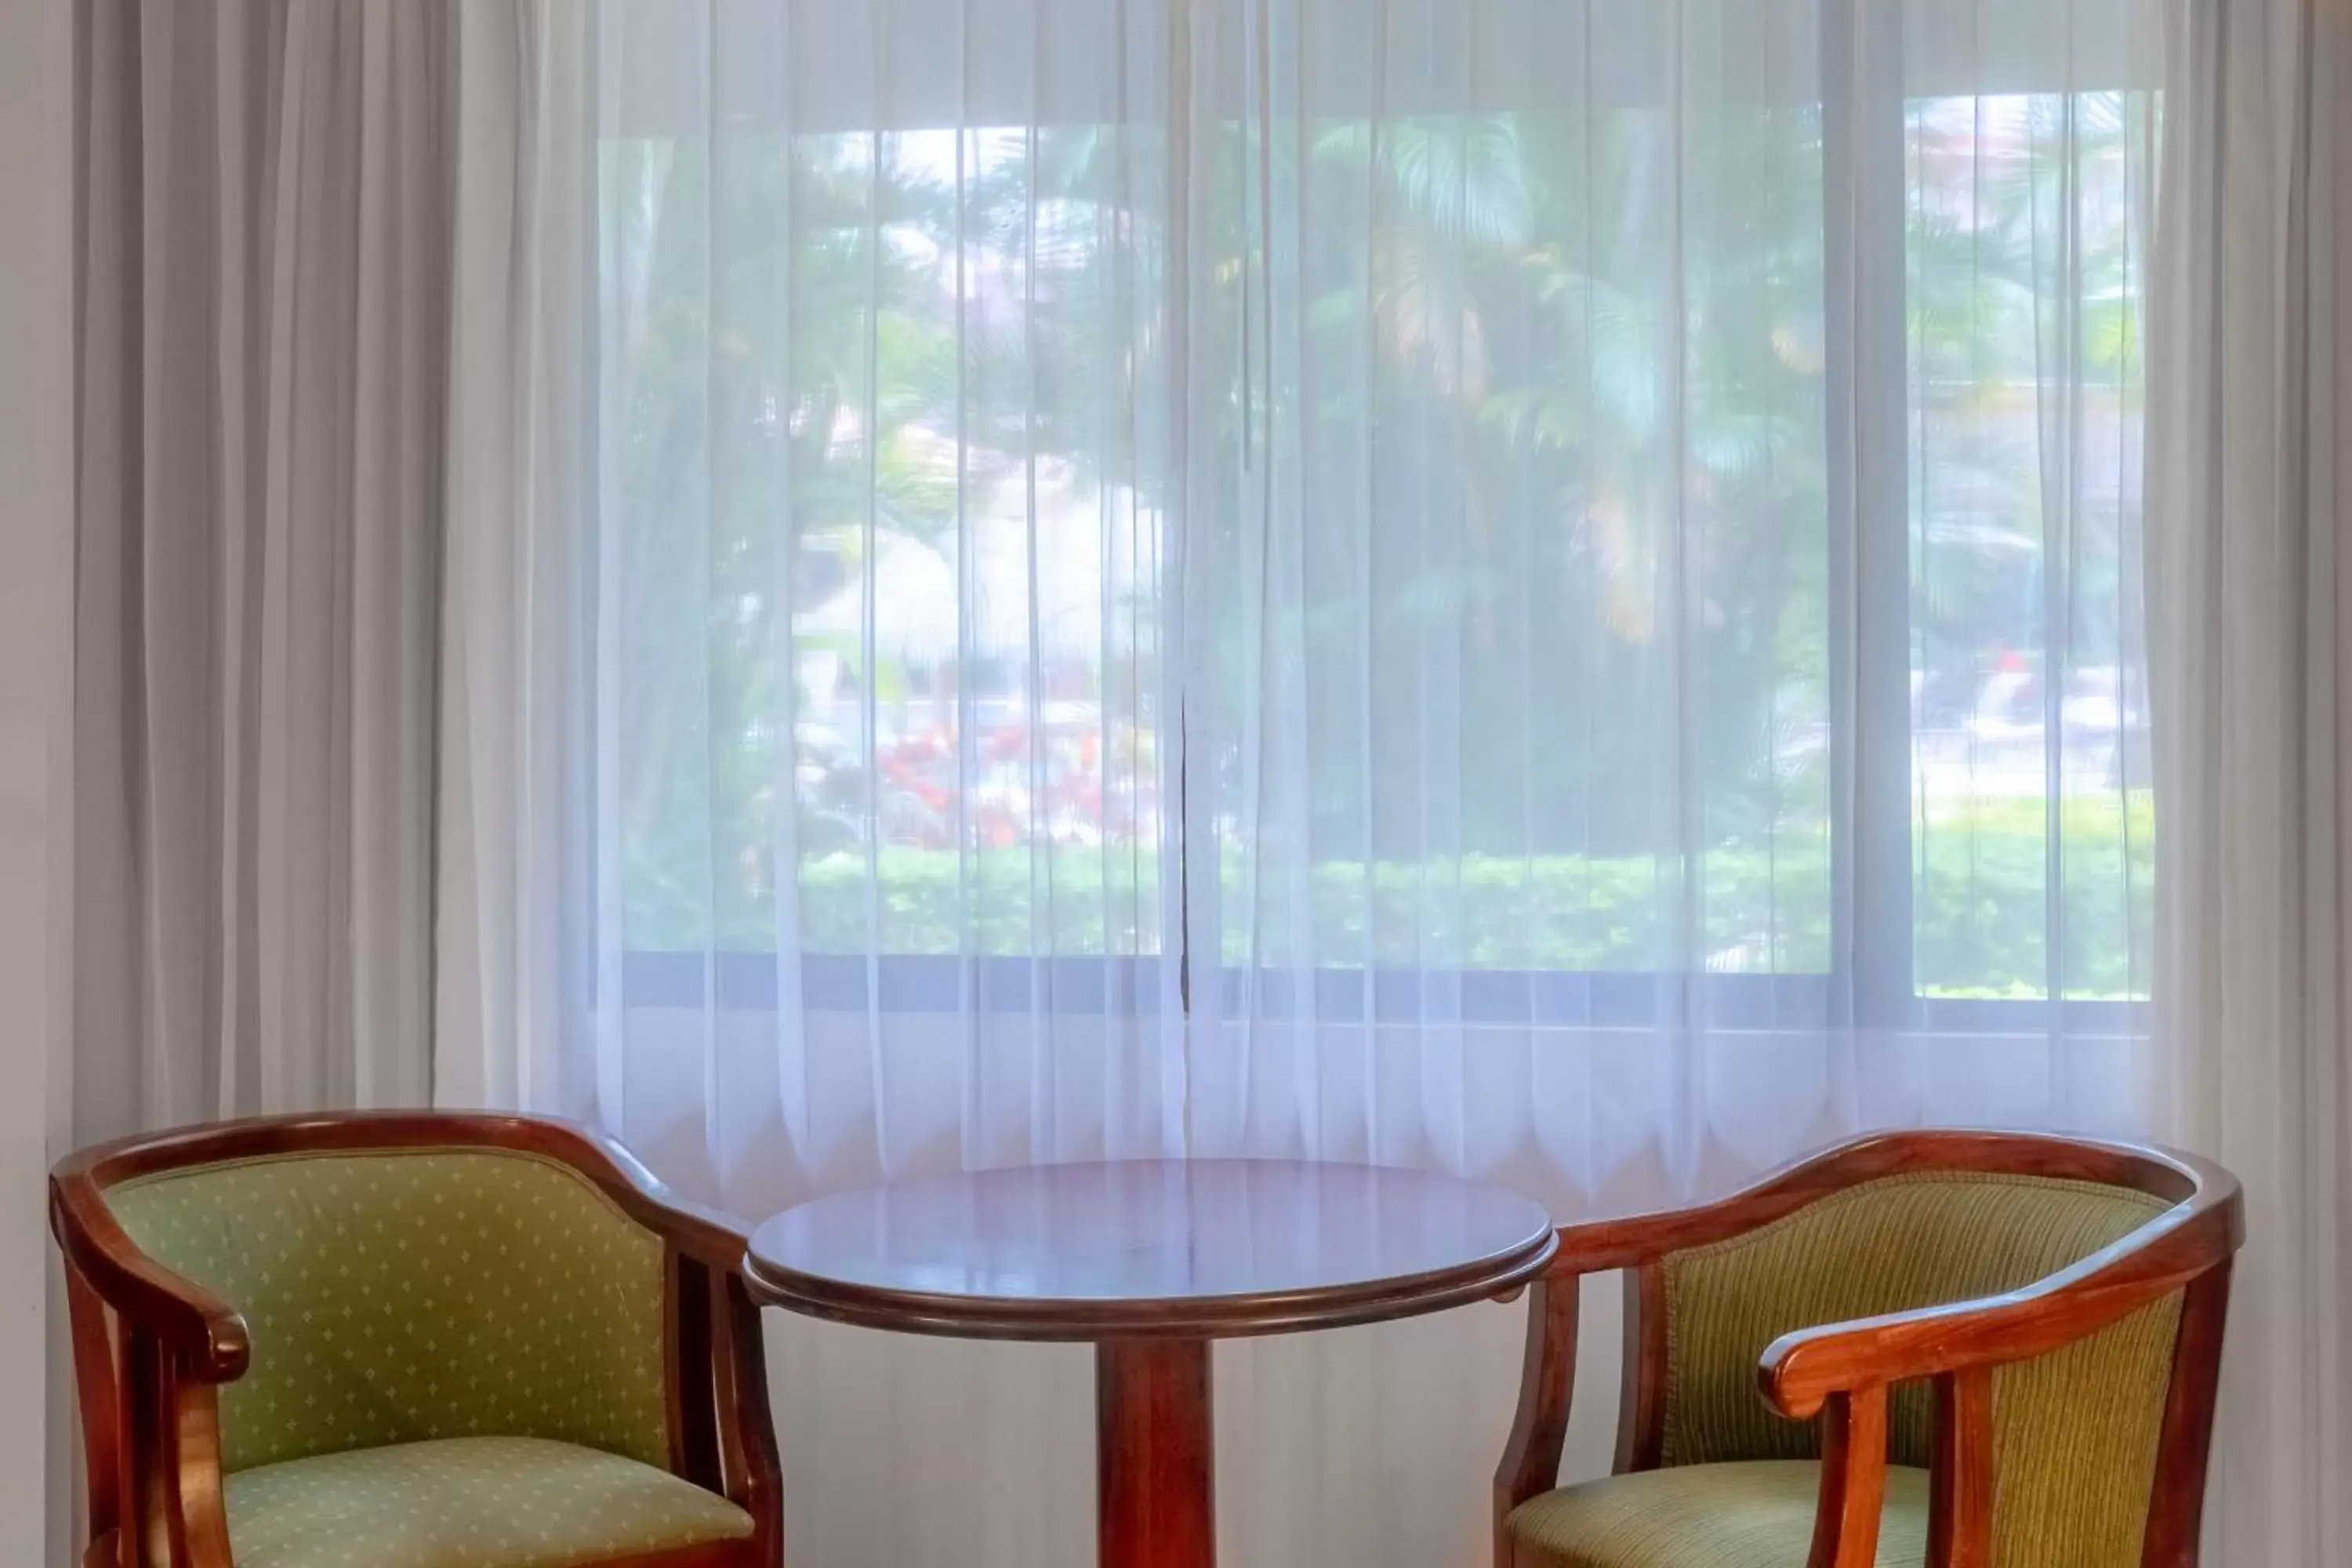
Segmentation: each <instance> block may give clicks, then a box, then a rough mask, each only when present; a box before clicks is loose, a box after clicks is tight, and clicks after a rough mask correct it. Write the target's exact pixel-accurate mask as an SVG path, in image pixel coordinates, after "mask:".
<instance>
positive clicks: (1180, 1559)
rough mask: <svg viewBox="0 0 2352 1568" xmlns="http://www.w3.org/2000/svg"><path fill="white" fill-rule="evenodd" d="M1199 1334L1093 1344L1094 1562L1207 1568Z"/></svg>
mask: <svg viewBox="0 0 2352 1568" xmlns="http://www.w3.org/2000/svg"><path fill="white" fill-rule="evenodd" d="M1209 1410H1210V1404H1209V1344H1208V1342H1207V1341H1206V1340H1105V1341H1103V1342H1099V1343H1098V1344H1097V1345H1096V1346H1095V1417H1096V1426H1095V1442H1096V1471H1095V1488H1096V1507H1097V1513H1098V1516H1099V1520H1100V1533H1099V1535H1098V1537H1097V1540H1098V1542H1099V1549H1098V1553H1097V1563H1098V1565H1099V1568H1215V1563H1216V1561H1217V1511H1216V1459H1215V1450H1214V1447H1213V1438H1212V1436H1211V1433H1210V1425H1209Z"/></svg>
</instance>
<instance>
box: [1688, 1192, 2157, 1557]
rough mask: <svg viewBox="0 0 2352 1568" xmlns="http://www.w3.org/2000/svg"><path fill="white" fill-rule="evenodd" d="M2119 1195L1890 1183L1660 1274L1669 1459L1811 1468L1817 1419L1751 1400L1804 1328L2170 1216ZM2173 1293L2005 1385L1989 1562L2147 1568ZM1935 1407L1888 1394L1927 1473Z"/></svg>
mask: <svg viewBox="0 0 2352 1568" xmlns="http://www.w3.org/2000/svg"><path fill="white" fill-rule="evenodd" d="M2167 1206H2168V1205H2166V1204H2165V1203H2164V1202H2163V1201H2162V1200H2161V1199H2158V1198H2156V1197H2152V1196H2149V1195H2147V1194H2143V1193H2139V1192H2137V1191H2135V1190H2133V1189H2130V1188H2126V1187H2111V1186H2104V1185H2100V1184H2095V1183H2089V1182H2078V1181H2063V1180H2055V1179H2051V1178H2046V1177H2037V1176H2023V1175H2007V1174H1996V1173H1977V1172H1929V1173H1914V1174H1906V1175H1897V1176H1886V1177H1882V1178H1879V1179H1878V1180H1875V1181H1872V1182H1867V1183H1864V1184H1860V1185H1858V1186H1854V1187H1850V1188H1847V1189H1845V1190H1844V1191H1842V1192H1839V1193H1835V1194H1831V1195H1828V1196H1825V1197H1822V1198H1821V1199H1819V1200H1817V1201H1815V1202H1813V1203H1811V1204H1809V1205H1806V1206H1805V1207H1803V1208H1801V1209H1799V1210H1798V1211H1796V1212H1795V1213H1793V1214H1790V1215H1784V1216H1783V1217H1781V1218H1780V1219H1779V1220H1778V1221H1775V1222H1774V1223H1772V1224H1771V1225H1769V1226H1764V1227H1762V1228H1761V1229H1759V1230H1755V1231H1751V1232H1749V1233H1748V1234H1746V1235H1743V1236H1739V1237H1734V1238H1732V1239H1731V1240H1728V1241H1725V1242H1721V1243H1718V1244H1716V1245H1712V1246H1707V1247H1695V1248H1692V1249H1690V1250H1688V1251H1685V1252H1681V1253H1676V1254H1673V1255H1671V1256H1670V1257H1668V1258H1666V1259H1665V1260H1664V1265H1663V1268H1662V1274H1663V1283H1664V1310H1665V1317H1666V1345H1667V1352H1666V1380H1665V1387H1664V1434H1663V1436H1664V1445H1663V1448H1662V1452H1661V1458H1662V1462H1663V1463H1664V1464H1667V1465H1689V1464H1705V1463H1709V1462H1713V1461H1717V1460H1727V1459H1768V1458H1817V1457H1818V1455H1819V1445H1820V1430H1819V1425H1818V1423H1814V1422H1795V1421H1788V1420H1784V1419H1782V1418H1781V1417H1780V1416H1779V1415H1777V1414H1775V1413H1774V1412H1773V1411H1772V1410H1771V1409H1770V1408H1769V1406H1767V1405H1765V1404H1764V1402H1763V1400H1762V1398H1761V1397H1760V1395H1759V1393H1758V1388H1757V1380H1756V1379H1757V1363H1758V1361H1759V1358H1760V1357H1761V1356H1762V1354H1763V1352H1764V1349H1765V1347H1766V1346H1767V1345H1769V1344H1770V1343H1771V1342H1772V1341H1773V1340H1775V1339H1777V1338H1779V1337H1780V1335H1781V1334H1783V1333H1786V1332H1788V1331H1791V1330H1794V1329H1800V1328H1808V1327H1813V1326H1817V1325H1821V1324H1826V1323H1834V1322H1840V1321H1846V1320H1849V1319H1853V1318H1864V1317H1871V1316H1874V1315H1876V1314H1879V1313H1883V1312H1896V1311H1906V1310H1911V1309H1914V1308H1918V1307H1927V1306H1935V1305H1938V1304H1943V1303H1948V1302H1954V1301H1961V1300H1969V1299H1971V1298H1974V1297H1979V1296H1985V1295H1991V1294H1995V1293H1998V1292H2000V1291H2005V1290H2013V1289H2018V1288H2019V1287H2021V1286H2024V1285H2029V1284H2032V1282H2033V1281H2035V1280H2037V1279H2042V1278H2043V1277H2045V1276H2047V1275H2049V1274H2053V1273H2055V1272H2056V1271H2058V1270H2059V1269H2061V1268H2065V1267H2067V1266H2068V1265H2070V1264H2073V1263H2076V1262H2079V1261H2081V1260H2082V1259H2083V1258H2087V1257H2089V1256H2090V1255H2091V1254H2093V1253H2095V1252H2097V1251H2098V1250H2100V1249H2101V1248H2103V1247H2106V1246H2108V1245H2110V1244H2111V1243H2113V1242H2116V1241H2118V1240H2120V1239H2122V1238H2123V1237H2125V1236H2126V1235H2128V1234H2130V1233H2131V1232H2132V1231H2134V1230H2136V1229H2137V1228H2138V1227H2139V1226H2142V1225H2145V1224H2146V1223H2147V1221H2148V1220H2150V1219H2152V1218H2153V1217H2155V1216H2156V1215H2158V1214H2161V1213H2162V1212H2163V1211H2164V1210H2165V1209H2166V1207H2167ZM2179 1306H2180V1302H2179V1296H2178V1295H2174V1296H2170V1297H2167V1298H2165V1299H2164V1300H2160V1301H2158V1302H2156V1303H2154V1304H2153V1305H2151V1306H2149V1307H2147V1308H2145V1309H2143V1310H2140V1311H2138V1312H2137V1313H2135V1314H2133V1315H2132V1316H2131V1317H2129V1318H2126V1319H2125V1320H2124V1321H2121V1322H2119V1323H2116V1325H2114V1326H2113V1327H2111V1328H2109V1329H2107V1330H2105V1331H2102V1332H2101V1333H2099V1334H2096V1335H2095V1336H2093V1337H2092V1338H2090V1339H2088V1340H2085V1341H2083V1342H2079V1343H2077V1344H2074V1345H2071V1346H2069V1347H2067V1348H2065V1349H2063V1350H2060V1351H2057V1352H2053V1353H2051V1354H2049V1355H2045V1356H2042V1357H2041V1358H2039V1359H2037V1360H2034V1361H2030V1362H2026V1363H2021V1364H2018V1365H2016V1366H2012V1367H2006V1368H2003V1369H2001V1370H2000V1371H1999V1372H1998V1373H1996V1374H1995V1376H1994V1381H1993V1469H1994V1478H1995V1479H1994V1485H1995V1488H1996V1490H1995V1494H1994V1506H1993V1553H1992V1560H1993V1561H1994V1562H1995V1563H2000V1564H2001V1568H2137V1565H2138V1563H2139V1560H2140V1542H2141V1536H2142V1533H2143V1531H2144V1530H2145V1528H2146V1523H2147V1511H2148V1503H2149V1492H2150V1489H2151V1488H2152V1487H2153V1485H2154V1481H2155V1474H2156V1458H2157V1447H2158V1438H2159V1436H2160V1435H2161V1431H2162V1427H2163V1421H2164V1409H2165V1401H2166V1396H2167V1394H2168V1390H2169V1387H2170V1384H2171V1372H2172V1351H2173V1338H2174V1329H2175V1326H2176V1324H2177V1322H2178V1320H2179ZM1933 1409H1934V1406H1933V1396H1932V1393H1931V1391H1930V1390H1929V1389H1928V1387H1927V1385H1925V1384H1912V1385H1906V1386H1905V1387H1902V1388H1899V1389H1897V1390H1896V1391H1895V1397H1894V1401H1893V1409H1892V1412H1891V1415H1890V1425H1891V1427H1892V1431H1891V1435H1890V1447H1891V1451H1892V1458H1893V1459H1894V1461H1895V1463H1897V1464H1904V1465H1925V1464H1927V1460H1928V1452H1929V1447H1930V1442H1931V1436H1930V1432H1931V1426H1930V1423H1931V1421H1932V1417H1933Z"/></svg>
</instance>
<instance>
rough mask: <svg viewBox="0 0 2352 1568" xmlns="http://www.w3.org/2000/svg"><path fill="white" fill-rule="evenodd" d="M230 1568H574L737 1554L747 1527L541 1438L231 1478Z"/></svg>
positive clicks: (419, 1446)
mask: <svg viewBox="0 0 2352 1568" xmlns="http://www.w3.org/2000/svg"><path fill="white" fill-rule="evenodd" d="M227 1501H228V1533H229V1548H230V1550H231V1551H232V1552H234V1553H235V1554H236V1565H237V1568H583V1565H585V1564H590V1563H611V1562H614V1561H616V1560H619V1559H625V1558H629V1557H633V1556H637V1555H641V1554H644V1553H647V1552H659V1551H666V1550H674V1549H677V1548H679V1547H688V1546H698V1545H703V1544H707V1543H709V1542H720V1541H740V1540H742V1539H744V1538H745V1537H748V1536H749V1535H750V1534H751V1515H750V1514H748V1513H746V1512H744V1511H743V1510H741V1509H740V1508H737V1507H736V1506H735V1505H734V1504H733V1503H731V1502H730V1501H728V1500H726V1499H725V1498H723V1497H719V1496H718V1495H717V1494H716V1493H713V1492H708V1491H705V1490H703V1489H701V1488H700V1487H698V1486H696V1485H694V1484H693V1483H692V1482H690V1481H685V1480H681V1479H678V1478H677V1477H676V1476H673V1475H670V1474H669V1473H667V1471H663V1470H657V1469H655V1468H653V1467H651V1466H649V1465H643V1464H639V1463H638V1462H637V1461H635V1459H629V1458H623V1457H622V1456H620V1455H618V1454H609V1453H605V1452H604V1451H602V1450H600V1449H595V1448H581V1447H573V1446H572V1445H571V1444H568V1443H553V1442H549V1441H546V1440H544V1439H541V1438H537V1437H451V1438H444V1439H441V1440H439V1441H435V1442H424V1443H402V1444H397V1445H394V1446H393V1447H383V1448H358V1449H352V1450H350V1451H347V1452H344V1453H339V1454H321V1455H318V1456H315V1457H313V1458H303V1459H289V1460H287V1461H285V1462H283V1463H280V1464H274V1465H260V1466H257V1467H255V1468H252V1469H248V1470H243V1471H240V1472H238V1473H237V1474H236V1475H233V1476H231V1477H229V1478H228V1484H227Z"/></svg>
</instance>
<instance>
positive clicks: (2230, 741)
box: [2147, 0, 2352, 1568]
mask: <svg viewBox="0 0 2352 1568" xmlns="http://www.w3.org/2000/svg"><path fill="white" fill-rule="evenodd" d="M2173 19H2174V23H2175V27H2176V38H2175V47H2174V50H2173V54H2172V58H2171V68H2170V70H2169V72H2168V89H2167V106H2166V121H2167V124H2166V133H2167V153H2166V160H2165V177H2164V186H2163V196H2162V215H2163V218H2162V221H2163V226H2164V243H2163V246H2162V247H2161V259H2162V263H2163V266H2162V268H2161V270H2160V272H2159V275H2158V276H2159V286H2158V297H2157V300H2156V303H2155V305H2154V307H2153V309H2152V310H2151V318H2152V320H2151V326H2152V341H2151V347H2152V349H2153V350H2154V351H2155V357H2154V366H2155V374H2153V376H2152V377H2151V381H2150V395H2151V414H2150V420H2151V429H2150V450H2151V453H2152V454H2153V458H2154V460H2153V462H2152V463H2151V472H2150V475H2149V487H2150V495H2151V497H2152V498H2153V499H2154V500H2156V501H2157V502H2158V504H2156V505H2152V506H2151V508H2150V518H2149V531H2148V563H2147V565H2148V592H2149V627H2150V651H2151V655H2152V656H2153V662H2154V675H2155V677H2156V680H2155V683H2154V689H2155V694H2156V697H2157V700H2158V728H2157V734H2158V750H2157V762H2158V777H2159V781H2160V790H2161V793H2162V797H2163V801H2164V807H2163V811H2162V814H2161V815H2160V816H2159V817H2158V821H2159V823H2160V824H2161V827H2162V832H2163V841H2162V846H2161V855H2160V864H2161V866H2162V868H2163V882H2162V885H2161V887H2162V898H2161V900H2160V902H2159V904H2158V927H2157V936H2158V946H2157V970H2156V973H2157V994H2158V1003H2159V1019H2160V1034H2159V1041H2160V1044H2161V1046H2162V1047H2163V1049H2162V1063H2163V1075H2162V1081H2163V1088H2164V1117H2163V1121H2162V1131H2163V1132H2164V1134H2165V1135H2166V1136H2168V1137H2170V1138H2173V1139H2175V1140H2178V1141H2179V1142H2182V1143H2184V1144H2186V1145H2188V1146H2189V1147H2193V1148H2198V1149H2201V1150H2203V1151H2205V1152H2209V1153H2210V1154H2212V1155H2214V1156H2216V1157H2218V1158H2220V1159H2221V1160H2223V1161H2225V1162H2227V1163H2229V1164H2230V1166H2231V1168H2232V1169H2233V1170H2235V1171H2237V1172H2238V1173H2239V1175H2240V1176H2241V1178H2242V1180H2243V1181H2244V1183H2245V1186H2246V1197H2247V1226H2248V1230H2249V1233H2250V1238H2249V1242H2248V1245H2247V1247H2246V1250H2245V1252H2244V1253H2243V1254H2242V1257H2241V1259H2240V1261H2239V1264H2238V1268H2237V1273H2236V1287H2235V1292H2234V1295H2233V1299H2232V1300H2231V1310H2230V1319H2231V1321H2230V1336H2229V1343H2228V1351H2227V1354H2226V1357H2225V1360H2224V1363H2223V1367H2224V1372H2223V1382H2222V1394H2221V1427H2220V1431H2219V1433H2218V1435H2217V1436H2216V1440H2215V1447H2214V1461H2213V1463H2214V1472H2215V1490H2214V1495H2213V1497H2212V1500H2211V1502H2210V1510H2209V1513H2208V1515H2207V1540H2208V1543H2209V1544H2208V1552H2207V1557H2208V1560H2209V1561H2213V1562H2221V1563H2230V1564H2232V1565H2235V1564H2240V1563H2243V1564H2248V1565H2249V1568H2288V1565H2289V1564H2301V1563H2323V1562H2330V1561H2334V1560H2336V1559H2337V1558H2340V1557H2341V1556H2342V1555H2343V1552H2344V1542H2346V1541H2347V1540H2352V1501H2347V1496H2346V1491H2345V1488H2344V1484H2343V1477H2344V1475H2345V1468H2346V1465H2347V1462H2352V1389H2347V1383H2346V1378H2347V1374H2352V1250H2347V1225H2352V1211H2347V1204H2352V1076H2347V1060H2346V1056H2347V1034H2346V1030H2347V1021H2348V1020H2347V1005H2346V992H2345V985H2346V978H2345V977H2346V975H2347V973H2352V934H2347V923H2346V918H2347V911H2346V907H2345V905H2346V897H2347V864H2346V854H2347V843H2352V839H2347V832H2352V779H2347V775H2346V773H2345V771H2344V747H2345V742H2346V739H2347V733H2352V709H2348V708H2347V702H2352V686H2347V677H2352V632H2347V624H2346V619H2345V608H2346V605H2347V603H2352V560H2348V559H2347V538H2346V524H2347V519H2352V512H2347V505H2352V501H2348V500H2347V470H2346V466H2345V465H2346V457H2345V453H2346V452H2347V450H2352V387H2347V383H2346V376H2347V371H2352V317H2347V300H2352V12H2347V9H2346V8H2345V7H2344V6H2343V5H2336V4H2330V3H2320V4H2313V3H2311V0H2275V3H2273V0H2231V3H2227V4H2221V5H2178V6H2176V7H2175V8H2174V17H2173Z"/></svg>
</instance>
